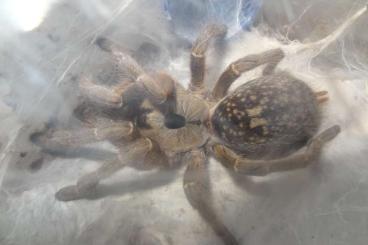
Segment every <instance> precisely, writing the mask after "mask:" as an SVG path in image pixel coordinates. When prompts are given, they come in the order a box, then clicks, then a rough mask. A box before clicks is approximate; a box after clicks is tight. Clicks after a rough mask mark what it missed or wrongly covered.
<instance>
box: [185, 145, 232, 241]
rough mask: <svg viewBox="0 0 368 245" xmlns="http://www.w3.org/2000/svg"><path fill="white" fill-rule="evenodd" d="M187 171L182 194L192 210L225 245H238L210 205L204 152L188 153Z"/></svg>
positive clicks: (208, 181)
mask: <svg viewBox="0 0 368 245" xmlns="http://www.w3.org/2000/svg"><path fill="white" fill-rule="evenodd" d="M184 161H185V162H186V163H187V164H186V165H187V169H186V171H185V174H184V192H185V195H186V197H187V199H188V201H189V203H190V204H191V206H192V207H193V208H195V209H196V210H197V211H198V212H199V214H200V215H201V217H202V218H203V219H204V220H205V221H206V222H207V223H208V224H209V225H210V226H211V227H212V229H213V230H214V232H215V233H216V234H217V235H218V236H219V237H220V238H221V239H222V240H223V242H224V244H226V245H237V244H239V243H238V242H237V240H236V239H235V237H234V235H233V234H232V233H231V232H230V231H229V229H228V228H227V227H226V226H225V225H224V224H223V222H222V221H221V219H220V217H219V216H218V215H217V214H216V211H215V209H214V207H213V205H212V200H211V199H212V198H211V188H210V180H209V176H208V170H207V159H206V156H205V153H204V151H202V150H196V151H192V152H190V153H189V155H187V156H186V158H185V160H184Z"/></svg>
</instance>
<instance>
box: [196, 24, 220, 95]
mask: <svg viewBox="0 0 368 245" xmlns="http://www.w3.org/2000/svg"><path fill="white" fill-rule="evenodd" d="M226 31H227V29H226V26H224V25H214V24H213V25H208V26H206V27H205V28H204V29H203V31H202V32H201V33H200V34H199V36H198V38H197V40H196V41H195V42H194V43H193V47H192V52H191V54H190V70H191V80H190V89H191V90H193V91H196V90H199V89H202V88H203V86H204V85H203V82H204V76H205V70H206V57H205V53H206V51H207V49H208V46H209V45H210V42H211V41H212V40H213V39H216V38H224V37H225V35H226Z"/></svg>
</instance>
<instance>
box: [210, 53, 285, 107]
mask: <svg viewBox="0 0 368 245" xmlns="http://www.w3.org/2000/svg"><path fill="white" fill-rule="evenodd" d="M283 58H284V52H283V51H282V50H281V49H272V50H268V51H266V52H263V53H260V54H253V55H248V56H245V57H243V58H241V59H239V60H237V61H235V62H233V63H231V64H230V65H229V66H228V67H227V68H226V70H225V71H224V72H223V73H222V74H221V76H220V78H219V79H218V80H217V82H216V85H215V87H214V89H213V91H212V95H213V97H214V98H215V99H217V100H219V99H221V98H222V97H224V96H225V95H226V93H227V91H228V89H229V87H230V86H231V84H232V83H233V82H234V81H235V80H236V79H237V78H238V77H240V76H241V74H242V73H244V72H246V71H249V70H252V69H254V68H256V67H258V66H260V65H264V64H267V65H266V67H265V69H264V70H263V75H269V74H271V73H272V72H273V71H274V69H275V67H276V66H277V64H278V63H279V62H280V61H281V60H282V59H283Z"/></svg>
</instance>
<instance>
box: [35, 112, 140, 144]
mask: <svg viewBox="0 0 368 245" xmlns="http://www.w3.org/2000/svg"><path fill="white" fill-rule="evenodd" d="M95 126H96V127H95V128H79V129H73V130H62V129H56V130H53V129H48V130H46V131H45V132H40V133H35V134H33V135H32V136H31V140H32V142H33V143H35V144H36V145H38V146H41V147H42V148H43V149H45V150H50V151H60V149H72V148H74V147H78V146H82V145H85V144H89V143H94V142H99V141H105V140H110V141H115V140H121V139H127V140H129V139H131V138H132V135H133V132H134V126H133V123H131V122H129V121H124V122H114V121H111V120H107V119H106V120H105V119H104V120H102V119H101V120H98V123H97V125H95Z"/></svg>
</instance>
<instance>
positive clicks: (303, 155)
mask: <svg viewBox="0 0 368 245" xmlns="http://www.w3.org/2000/svg"><path fill="white" fill-rule="evenodd" d="M339 132H340V127H339V126H337V125H335V126H333V127H330V128H328V129H326V130H325V131H323V132H322V133H320V134H318V135H317V136H315V137H314V138H312V139H311V140H310V141H309V143H308V144H307V146H306V147H305V148H304V149H302V150H301V151H300V152H297V153H294V154H292V155H290V156H287V157H284V158H280V159H274V160H252V159H246V158H243V157H240V156H238V155H237V154H236V153H234V152H233V151H231V150H230V149H229V148H227V147H226V146H224V145H219V144H217V145H215V146H214V147H213V153H214V155H215V157H216V158H217V159H218V160H219V161H220V162H221V163H222V164H223V165H224V166H225V167H226V168H229V169H231V170H233V171H235V172H237V173H241V174H246V175H254V176H263V175H267V174H269V173H272V172H281V171H289V170H294V169H300V168H305V167H307V166H308V165H309V164H311V163H312V162H313V161H315V160H318V158H319V156H320V155H321V152H322V149H323V146H324V145H325V144H326V143H327V142H329V141H331V140H332V139H333V138H335V137H336V136H337V135H338V134H339Z"/></svg>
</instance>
